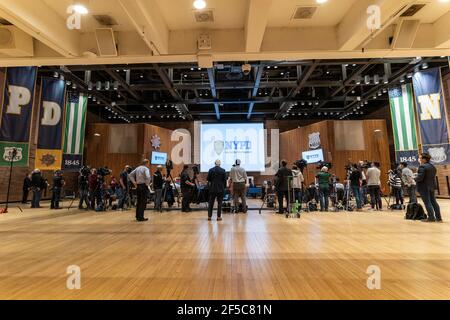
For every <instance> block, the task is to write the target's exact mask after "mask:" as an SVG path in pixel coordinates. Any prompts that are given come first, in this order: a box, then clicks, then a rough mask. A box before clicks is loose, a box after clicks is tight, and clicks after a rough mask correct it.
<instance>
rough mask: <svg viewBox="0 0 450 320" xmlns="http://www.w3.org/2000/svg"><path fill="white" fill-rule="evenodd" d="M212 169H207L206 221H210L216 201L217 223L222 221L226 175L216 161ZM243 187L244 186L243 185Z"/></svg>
mask: <svg viewBox="0 0 450 320" xmlns="http://www.w3.org/2000/svg"><path fill="white" fill-rule="evenodd" d="M214 164H215V166H214V168H211V169H209V172H208V177H207V178H206V180H208V184H209V203H208V221H211V219H212V213H213V209H214V202H215V201H216V199H217V221H221V220H222V201H223V195H224V193H225V188H226V185H227V175H226V173H225V170H224V169H223V168H221V167H220V164H221V162H220V160H216V162H215V163H214ZM244 187H245V185H244Z"/></svg>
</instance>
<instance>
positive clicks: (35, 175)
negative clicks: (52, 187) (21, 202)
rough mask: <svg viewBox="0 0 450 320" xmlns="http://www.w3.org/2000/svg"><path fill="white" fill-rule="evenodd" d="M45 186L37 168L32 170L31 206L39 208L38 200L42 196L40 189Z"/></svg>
mask: <svg viewBox="0 0 450 320" xmlns="http://www.w3.org/2000/svg"><path fill="white" fill-rule="evenodd" d="M45 187H46V183H45V180H44V178H42V174H41V171H40V170H39V169H35V170H33V172H32V173H31V191H32V192H33V198H32V200H31V208H40V207H41V206H40V203H39V202H40V201H41V196H42V190H43V189H44V188H45Z"/></svg>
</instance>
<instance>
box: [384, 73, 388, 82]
mask: <svg viewBox="0 0 450 320" xmlns="http://www.w3.org/2000/svg"><path fill="white" fill-rule="evenodd" d="M383 83H384V84H388V83H389V78H388V76H387V74H385V75H384V76H383Z"/></svg>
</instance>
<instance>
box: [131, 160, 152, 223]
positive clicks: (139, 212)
mask: <svg viewBox="0 0 450 320" xmlns="http://www.w3.org/2000/svg"><path fill="white" fill-rule="evenodd" d="M149 166H150V161H149V160H148V159H144V160H143V161H142V164H141V165H140V166H139V167H137V168H136V169H134V170H133V171H132V172H131V173H130V174H129V178H130V180H131V182H133V184H134V186H135V187H136V195H137V204H136V220H137V221H139V222H142V221H147V220H148V218H145V217H144V211H145V207H146V206H147V193H148V186H149V184H150V181H151V177H150V170H149Z"/></svg>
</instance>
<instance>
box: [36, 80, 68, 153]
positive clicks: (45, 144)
mask: <svg viewBox="0 0 450 320" xmlns="http://www.w3.org/2000/svg"><path fill="white" fill-rule="evenodd" d="M65 92H66V84H65V82H64V80H60V79H54V78H46V77H42V87H41V101H40V105H39V134H38V143H37V147H38V149H62V129H63V123H64V122H63V119H64V113H65V112H64V110H65V103H64V98H65Z"/></svg>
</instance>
